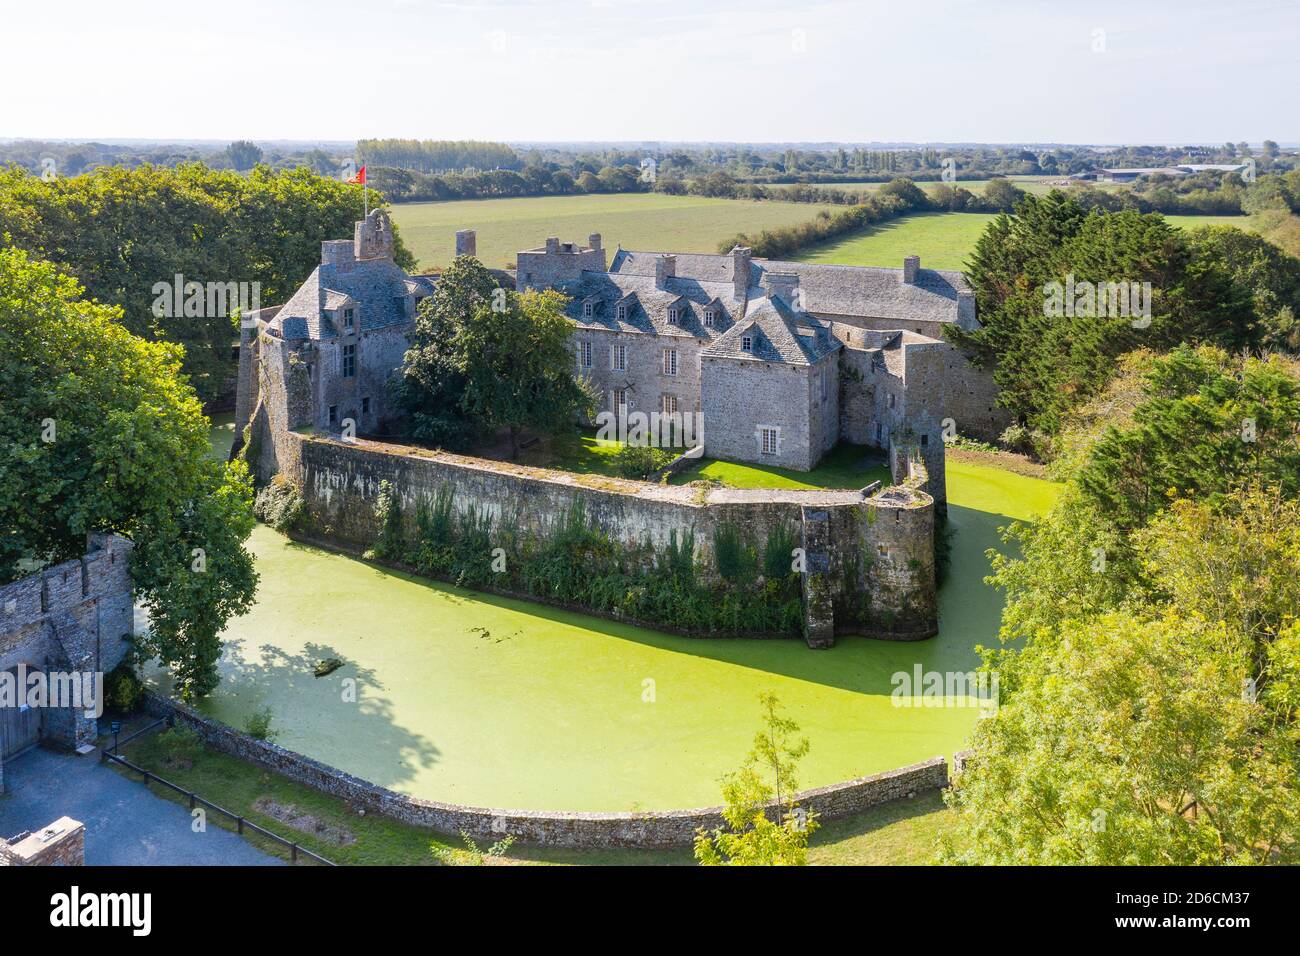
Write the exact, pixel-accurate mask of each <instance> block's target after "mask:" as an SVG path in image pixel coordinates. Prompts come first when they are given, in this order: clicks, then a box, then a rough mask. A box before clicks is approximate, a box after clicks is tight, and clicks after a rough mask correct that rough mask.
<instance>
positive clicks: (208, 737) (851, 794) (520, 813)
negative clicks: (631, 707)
mask: <svg viewBox="0 0 1300 956" xmlns="http://www.w3.org/2000/svg"><path fill="white" fill-rule="evenodd" d="M145 708H146V709H147V710H148V711H149V713H150V714H152V715H154V716H155V717H175V718H176V719H177V720H178V721H179V722H181V723H182V724H184V725H186V726H188V727H191V728H193V729H194V730H195V731H196V732H197V733H198V734H199V736H200V737H202V738H203V741H204V743H206V744H207V745H208V746H209V747H211V748H213V749H214V750H218V751H220V752H222V753H227V754H230V755H232V756H235V757H238V758H240V759H242V760H247V761H250V762H251V763H254V764H256V765H258V766H260V767H265V768H267V769H268V770H273V771H275V772H276V773H280V774H283V775H284V776H286V777H288V778H289V779H290V780H294V781H296V782H298V783H301V784H305V785H306V786H309V787H312V788H313V789H315V790H319V791H321V792H322V793H327V794H329V795H331V796H335V797H338V798H340V799H342V800H346V801H347V802H348V803H349V804H350V805H351V806H352V807H353V808H355V809H357V810H365V811H366V812H367V813H381V814H383V815H384V816H386V817H390V818H392V819H394V820H398V821H400V822H402V823H409V824H413V825H415V826H422V827H429V828H431V829H434V830H437V831H439V832H441V833H447V834H451V833H459V832H460V831H462V830H464V831H465V832H467V833H469V835H470V836H471V837H473V838H474V839H476V840H498V839H500V838H502V837H504V836H506V835H512V836H514V837H516V838H517V839H519V840H522V841H523V842H525V843H532V844H540V845H544V846H559V847H574V848H588V847H640V848H646V849H651V848H673V847H688V846H690V845H691V844H692V842H693V841H694V839H695V831H696V830H698V829H701V828H703V829H713V828H715V827H720V826H723V825H724V821H723V819H722V808H721V807H705V808H701V809H696V810H666V811H652V812H646V813H592V812H565V811H549V810H504V809H495V808H490V807H467V806H460V805H457V804H452V803H439V802H436V801H432V800H423V799H421V798H419V797H412V796H409V795H407V794H403V793H397V792H395V791H393V790H389V789H387V788H385V787H381V786H379V785H377V784H373V783H370V782H369V781H366V780H362V779H360V778H359V777H354V776H352V775H351V774H348V773H344V772H343V771H341V770H338V769H336V768H334V767H330V766H328V765H326V764H323V763H320V762H319V761H316V760H312V759H311V758H310V757H305V756H303V755H302V754H298V753H294V752H293V751H291V750H285V749H284V748H283V747H279V746H277V745H275V744H272V743H267V742H265V741H260V740H254V739H253V738H252V737H249V736H248V735H247V734H244V733H240V732H239V731H237V730H235V729H233V728H231V727H227V726H225V725H224V724H220V723H218V722H216V721H214V720H211V719H209V718H207V717H204V716H202V715H201V714H199V713H197V712H196V711H194V710H191V709H190V708H188V707H186V706H185V705H183V704H180V703H178V702H176V701H173V700H170V699H167V698H164V697H160V696H158V695H157V694H154V693H153V692H148V693H147V694H146V698H145ZM947 786H948V764H947V761H946V760H945V759H944V758H943V757H934V758H932V759H930V760H926V761H924V762H922V763H918V764H913V765H911V766H909V767H901V768H899V769H897V770H889V771H886V772H884V773H877V774H871V775H870V776H866V777H859V778H857V779H855V780H848V781H845V782H843V783H836V784H831V785H830V786H826V787H818V788H816V789H813V790H805V791H803V792H802V793H800V794H798V795H797V796H796V798H795V799H796V802H797V803H798V804H799V806H802V807H804V808H805V809H807V810H811V811H815V812H816V813H818V814H819V815H820V816H821V817H822V818H823V819H826V820H834V819H836V818H837V817H843V816H851V815H853V814H856V813H861V812H862V811H863V810H866V809H868V808H869V807H873V806H875V805H877V804H880V803H885V802H887V801H889V800H896V799H899V798H901V797H907V796H911V795H913V794H917V793H921V792H924V791H929V790H942V789H943V788H945V787H947Z"/></svg>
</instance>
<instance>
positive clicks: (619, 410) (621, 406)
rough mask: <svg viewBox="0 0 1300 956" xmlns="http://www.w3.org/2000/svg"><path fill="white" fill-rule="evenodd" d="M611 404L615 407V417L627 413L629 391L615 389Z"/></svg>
mask: <svg viewBox="0 0 1300 956" xmlns="http://www.w3.org/2000/svg"><path fill="white" fill-rule="evenodd" d="M610 404H611V405H612V406H613V409H614V414H615V415H619V414H623V413H625V412H626V411H627V389H625V388H616V389H614V391H613V393H612V394H611V395H610Z"/></svg>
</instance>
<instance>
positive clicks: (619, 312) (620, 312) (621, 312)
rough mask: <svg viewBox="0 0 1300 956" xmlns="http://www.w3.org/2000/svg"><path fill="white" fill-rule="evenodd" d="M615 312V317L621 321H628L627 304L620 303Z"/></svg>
mask: <svg viewBox="0 0 1300 956" xmlns="http://www.w3.org/2000/svg"><path fill="white" fill-rule="evenodd" d="M614 313H615V317H616V318H617V319H618V320H619V321H620V322H626V321H627V306H625V305H620V306H619V307H618V308H617V309H615V310H614Z"/></svg>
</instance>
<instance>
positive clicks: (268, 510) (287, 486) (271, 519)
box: [253, 475, 303, 534]
mask: <svg viewBox="0 0 1300 956" xmlns="http://www.w3.org/2000/svg"><path fill="white" fill-rule="evenodd" d="M302 512H303V500H302V492H301V491H299V490H298V486H297V485H296V484H295V483H294V482H293V480H292V479H290V478H289V477H287V476H285V475H276V476H275V477H274V478H272V479H271V481H270V483H269V484H268V485H266V486H265V487H263V488H262V490H261V491H259V492H258V493H257V500H256V501H255V502H254V503H253V513H254V514H255V515H256V516H257V519H258V520H259V521H263V522H265V523H266V524H269V525H270V526H271V527H272V528H274V529H275V530H276V531H279V532H281V533H282V534H285V533H288V532H289V531H292V530H293V529H294V528H295V527H296V526H297V524H298V521H299V519H301V518H302Z"/></svg>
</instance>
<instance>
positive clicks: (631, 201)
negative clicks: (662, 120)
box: [392, 193, 837, 269]
mask: <svg viewBox="0 0 1300 956" xmlns="http://www.w3.org/2000/svg"><path fill="white" fill-rule="evenodd" d="M835 208H837V207H834V206H820V205H817V204H815V203H782V202H748V201H744V200H735V199H706V198H703V197H699V196H666V195H662V194H658V193H626V194H619V195H613V196H541V197H533V198H524V199H477V200H465V201H462V202H430V203H403V204H400V205H396V206H393V207H392V214H393V221H394V222H396V223H397V227H398V229H399V230H401V235H402V241H403V242H405V243H406V245H407V247H408V248H409V249H410V250H411V251H412V252H413V253H415V256H416V258H417V259H419V261H420V267H421V268H422V269H433V268H440V267H442V266H446V265H447V264H448V263H450V262H451V260H452V257H453V252H454V246H455V235H456V230H458V229H473V230H475V231H476V232H477V233H478V258H479V259H480V261H482V262H483V264H484V265H486V266H488V267H490V268H502V267H506V266H509V267H510V268H514V265H515V253H516V252H518V251H519V250H520V249H532V248H535V247H537V246H540V245H542V243H543V242H544V241H545V240H546V237H547V236H559V237H560V239H561V240H562V241H566V242H571V241H574V240H579V241H582V242H585V241H586V239H587V237H588V236H589V235H591V234H592V233H593V232H598V233H600V235H601V238H602V240H603V242H604V245H605V247H606V248H607V249H610V250H611V252H612V250H614V249H615V248H617V247H618V246H619V245H620V244H621V245H622V246H623V248H625V249H645V250H652V251H665V252H668V251H671V252H717V251H718V244H719V243H721V242H723V241H724V240H726V239H727V238H728V237H730V236H733V235H735V234H736V233H738V232H747V233H754V232H761V231H762V230H764V229H770V228H773V227H776V226H792V225H796V224H798V223H801V222H807V221H808V220H809V219H811V218H812V217H813V216H815V215H816V214H817V211H818V210H819V209H832V210H833V209H835Z"/></svg>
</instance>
